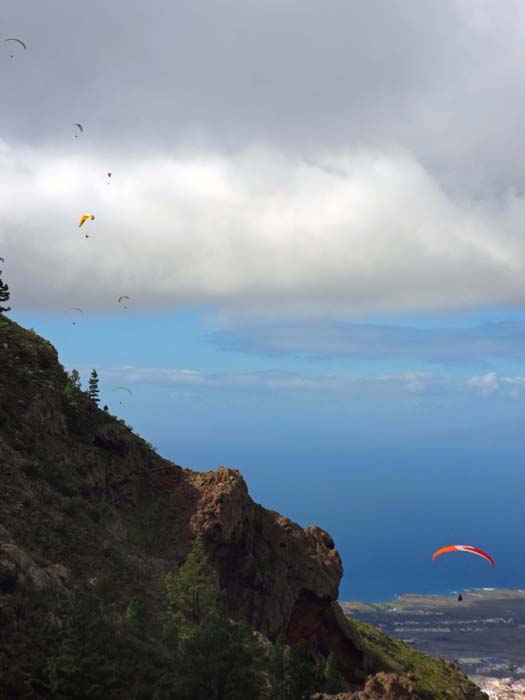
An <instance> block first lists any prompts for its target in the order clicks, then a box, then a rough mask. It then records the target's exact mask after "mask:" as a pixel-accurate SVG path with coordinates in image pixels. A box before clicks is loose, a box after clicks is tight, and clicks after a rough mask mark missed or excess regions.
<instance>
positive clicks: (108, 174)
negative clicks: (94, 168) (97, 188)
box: [107, 173, 111, 185]
mask: <svg viewBox="0 0 525 700" xmlns="http://www.w3.org/2000/svg"><path fill="white" fill-rule="evenodd" d="M107 176H108V185H109V184H110V183H109V181H110V180H111V173H107Z"/></svg>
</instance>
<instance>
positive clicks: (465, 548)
mask: <svg viewBox="0 0 525 700" xmlns="http://www.w3.org/2000/svg"><path fill="white" fill-rule="evenodd" d="M446 552H470V554H477V555H478V557H482V558H483V559H486V560H487V561H488V562H489V564H490V565H491V566H494V559H493V558H492V557H491V556H490V554H487V552H484V551H483V550H482V549H479V548H478V547H471V546H470V545H468V544H451V545H448V547H442V548H441V549H438V550H437V551H436V552H434V554H433V555H432V560H434V559H437V557H439V556H441V554H445V553H446Z"/></svg>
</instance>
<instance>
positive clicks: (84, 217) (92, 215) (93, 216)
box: [78, 214, 95, 228]
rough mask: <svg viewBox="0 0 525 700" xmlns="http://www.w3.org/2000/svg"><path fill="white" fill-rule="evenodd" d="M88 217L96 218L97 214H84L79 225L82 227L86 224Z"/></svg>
mask: <svg viewBox="0 0 525 700" xmlns="http://www.w3.org/2000/svg"><path fill="white" fill-rule="evenodd" d="M88 219H91V221H94V220H95V215H94V214H84V215H83V216H81V217H80V223H79V225H78V227H79V228H80V227H81V226H82V224H84V223H85V222H86V221H87V220H88Z"/></svg>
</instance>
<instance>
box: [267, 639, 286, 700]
mask: <svg viewBox="0 0 525 700" xmlns="http://www.w3.org/2000/svg"><path fill="white" fill-rule="evenodd" d="M286 650H287V646H286V634H285V633H284V632H281V633H280V635H279V636H278V637H277V639H276V640H275V644H274V645H273V647H272V649H271V651H270V658H269V672H270V673H269V675H270V683H271V687H272V690H271V695H270V697H271V700H287V696H288V693H287V682H286Z"/></svg>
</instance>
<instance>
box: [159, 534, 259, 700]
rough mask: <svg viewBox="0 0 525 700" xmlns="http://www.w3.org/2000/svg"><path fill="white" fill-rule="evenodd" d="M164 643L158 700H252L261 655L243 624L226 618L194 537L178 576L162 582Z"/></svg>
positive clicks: (199, 543)
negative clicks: (168, 662)
mask: <svg viewBox="0 0 525 700" xmlns="http://www.w3.org/2000/svg"><path fill="white" fill-rule="evenodd" d="M165 592H166V603H167V624H166V625H165V634H166V642H167V644H168V645H169V646H170V648H171V649H172V650H173V658H174V665H173V671H171V672H170V673H168V674H167V675H166V676H164V677H163V678H160V679H159V682H158V685H157V695H156V696H155V697H156V698H158V699H159V700H168V699H169V700H172V698H177V700H246V699H247V698H250V700H252V699H253V700H257V698H259V697H260V695H261V691H262V688H263V685H264V673H263V671H264V650H263V648H262V646H261V645H260V643H259V641H258V640H257V638H256V636H255V635H254V633H253V630H252V629H251V628H250V627H249V626H248V625H247V624H245V623H235V622H232V620H230V619H229V618H228V615H227V613H226V609H225V605H224V600H223V597H222V594H221V590H220V587H219V580H218V577H217V574H216V572H215V570H214V569H213V567H212V566H211V564H210V563H209V561H208V558H207V555H206V550H205V546H204V540H203V539H202V537H200V536H199V537H197V538H196V539H195V541H194V543H193V547H192V549H191V552H190V553H189V555H188V557H187V558H186V561H185V562H184V565H183V566H182V567H181V569H180V571H179V574H178V576H173V575H172V574H168V576H167V577H166V579H165Z"/></svg>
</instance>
